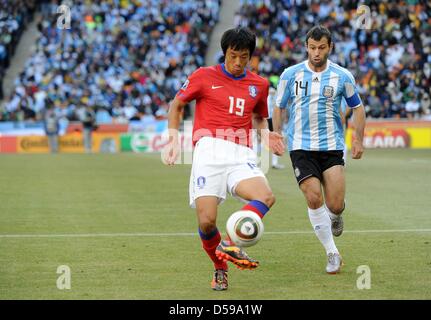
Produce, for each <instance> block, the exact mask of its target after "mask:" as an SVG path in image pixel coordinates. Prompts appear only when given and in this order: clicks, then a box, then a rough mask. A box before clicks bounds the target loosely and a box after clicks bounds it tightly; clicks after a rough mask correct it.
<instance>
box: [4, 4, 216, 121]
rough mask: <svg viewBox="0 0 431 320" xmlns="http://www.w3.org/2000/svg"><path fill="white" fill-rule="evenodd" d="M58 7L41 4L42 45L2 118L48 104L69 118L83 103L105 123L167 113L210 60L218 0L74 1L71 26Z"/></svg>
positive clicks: (28, 114)
mask: <svg viewBox="0 0 431 320" xmlns="http://www.w3.org/2000/svg"><path fill="white" fill-rule="evenodd" d="M57 7H58V5H57V4H56V3H54V2H52V3H45V4H42V6H41V13H42V17H43V18H42V20H41V21H40V22H39V23H38V29H39V31H40V38H39V39H38V41H37V44H36V47H37V49H36V51H35V52H34V53H33V54H32V56H31V58H30V59H29V60H28V61H27V63H26V66H25V70H24V71H23V72H22V73H21V75H20V77H19V79H17V80H16V89H15V92H14V94H13V96H12V97H11V98H10V99H9V100H8V102H7V103H6V112H5V113H4V114H3V120H12V121H13V120H21V119H25V120H26V119H38V118H40V114H41V111H42V109H43V108H44V105H45V104H46V102H47V101H50V103H51V104H54V106H55V107H56V110H57V112H58V114H59V116H60V117H63V118H67V119H68V120H71V121H73V120H78V114H77V110H78V109H79V108H81V107H82V106H83V105H90V106H92V107H94V108H95V109H96V111H97V118H98V119H101V121H103V122H110V121H113V122H124V121H129V120H130V119H139V118H141V117H142V116H143V115H154V116H156V117H163V116H164V115H165V114H166V112H167V108H168V102H169V101H170V100H171V99H172V98H173V97H174V95H175V93H176V91H177V90H178V89H179V88H180V87H181V84H182V83H183V82H184V81H185V80H186V78H187V75H189V74H190V73H191V72H192V71H194V70H195V69H196V68H198V67H199V66H202V65H203V64H204V55H205V53H206V49H207V46H208V42H209V35H210V34H211V31H212V28H213V27H214V25H215V23H216V22H217V20H218V14H219V7H220V1H219V0H207V1H175V2H169V1H157V0H136V1H96V2H94V1H92V2H90V1H75V2H74V4H73V10H71V13H72V17H71V28H70V29H67V28H66V29H61V28H58V26H57V19H58V17H59V16H58V14H57V13H56V10H57Z"/></svg>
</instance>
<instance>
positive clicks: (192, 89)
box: [176, 68, 203, 103]
mask: <svg viewBox="0 0 431 320" xmlns="http://www.w3.org/2000/svg"><path fill="white" fill-rule="evenodd" d="M202 74H203V69H202V68H199V69H197V70H196V71H195V72H193V73H192V74H191V75H190V76H189V77H188V79H187V80H186V82H184V84H183V86H182V87H181V89H180V90H179V91H178V93H177V95H176V98H178V99H179V100H181V101H183V102H186V103H188V102H190V101H192V100H195V99H197V98H199V95H200V94H201V88H202Z"/></svg>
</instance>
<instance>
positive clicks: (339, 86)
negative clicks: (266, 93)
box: [276, 60, 362, 151]
mask: <svg viewBox="0 0 431 320" xmlns="http://www.w3.org/2000/svg"><path fill="white" fill-rule="evenodd" d="M343 97H344V98H345V100H346V103H347V105H348V106H349V107H350V108H357V107H359V106H360V105H361V104H362V102H361V99H360V97H359V94H358V91H357V89H356V85H355V79H354V78H353V76H352V74H351V73H350V72H349V71H348V70H347V69H345V68H342V67H340V66H339V65H337V64H336V63H333V62H331V61H329V60H328V62H327V66H326V69H325V70H323V71H322V72H314V71H312V70H311V69H310V67H309V66H308V60H306V61H303V62H301V63H299V64H296V65H294V66H291V67H289V68H287V69H285V70H284V72H283V73H282V74H281V76H280V82H279V84H278V87H277V100H276V104H277V106H279V107H280V108H288V116H289V120H288V123H287V132H286V134H287V138H288V144H287V147H288V150H289V151H292V150H308V151H329V150H344V132H343V126H342V123H341V117H340V105H341V100H342V98H343Z"/></svg>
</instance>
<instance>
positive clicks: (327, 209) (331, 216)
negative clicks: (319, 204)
mask: <svg viewBox="0 0 431 320" xmlns="http://www.w3.org/2000/svg"><path fill="white" fill-rule="evenodd" d="M344 208H346V200H344ZM325 209H326V212H328V215H329V217H330V218H331V219H335V218H337V217H338V216H340V215H342V214H343V213H342V212H341V213H340V214H335V213H333V212H332V211H331V210H329V208H328V207H327V206H326V204H325Z"/></svg>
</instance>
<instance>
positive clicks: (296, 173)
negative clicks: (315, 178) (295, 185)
mask: <svg viewBox="0 0 431 320" xmlns="http://www.w3.org/2000/svg"><path fill="white" fill-rule="evenodd" d="M300 175H301V171H299V169H298V168H295V176H296V177H297V178H298V177H299V176H300Z"/></svg>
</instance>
